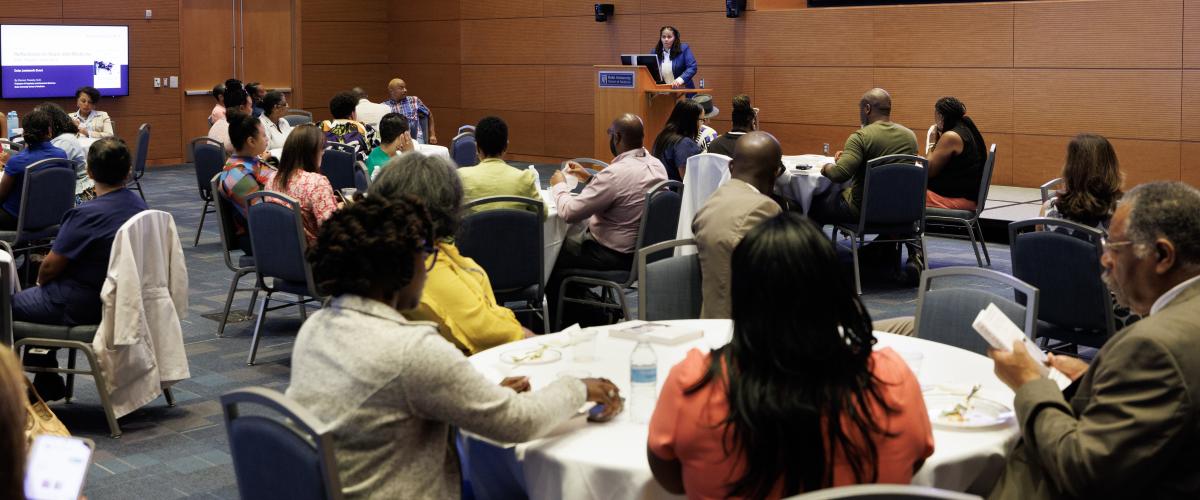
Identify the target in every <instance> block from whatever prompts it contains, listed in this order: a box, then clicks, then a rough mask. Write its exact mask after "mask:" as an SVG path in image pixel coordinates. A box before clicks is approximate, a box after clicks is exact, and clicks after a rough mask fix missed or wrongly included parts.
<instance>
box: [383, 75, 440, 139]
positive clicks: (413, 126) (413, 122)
mask: <svg viewBox="0 0 1200 500" xmlns="http://www.w3.org/2000/svg"><path fill="white" fill-rule="evenodd" d="M388 95H389V96H391V99H388V100H386V101H383V105H384V106H387V107H389V108H391V110H392V112H393V113H400V114H402V115H404V117H405V118H407V119H408V130H409V132H411V134H412V137H413V139H416V140H417V142H420V143H424V144H437V142H438V141H437V132H435V131H434V130H435V128H434V126H433V113H432V112H430V111H429V108H428V107H426V106H425V103H423V102H421V98H420V97H417V96H410V95H408V86H407V85H405V84H404V80H401V79H399V78H393V79H392V81H390V82H388ZM418 115H425V116H426V117H428V118H429V130H428V131H426V130H422V129H421V120H420V117H419V116H418Z"/></svg>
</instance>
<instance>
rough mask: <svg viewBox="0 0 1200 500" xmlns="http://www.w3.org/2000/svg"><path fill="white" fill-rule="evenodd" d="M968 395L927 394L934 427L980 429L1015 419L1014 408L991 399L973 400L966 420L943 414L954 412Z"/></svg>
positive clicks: (977, 398) (975, 398)
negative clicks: (956, 406)
mask: <svg viewBox="0 0 1200 500" xmlns="http://www.w3.org/2000/svg"><path fill="white" fill-rule="evenodd" d="M966 396H967V395H966V394H926V395H925V407H926V408H927V409H928V410H929V421H930V422H932V423H933V425H934V426H937V427H942V428H946V429H979V428H984V427H993V426H997V425H1002V424H1004V423H1006V422H1008V421H1009V420H1011V419H1012V418H1013V411H1012V408H1009V407H1007V406H1005V405H1003V404H1001V403H997V402H995V401H992V400H990V399H986V398H981V397H978V396H976V397H974V398H971V409H970V410H967V412H966V416H965V419H964V420H961V421H960V420H957V419H954V418H953V417H947V416H945V415H943V414H942V413H943V412H945V411H949V410H953V409H954V407H955V405H958V404H959V403H962V401H963V399H964V398H966Z"/></svg>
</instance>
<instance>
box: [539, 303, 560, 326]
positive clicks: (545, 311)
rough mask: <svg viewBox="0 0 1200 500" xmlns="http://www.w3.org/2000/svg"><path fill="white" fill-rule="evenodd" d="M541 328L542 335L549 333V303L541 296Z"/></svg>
mask: <svg viewBox="0 0 1200 500" xmlns="http://www.w3.org/2000/svg"><path fill="white" fill-rule="evenodd" d="M559 307H561V306H559ZM542 328H544V330H542V333H550V301H549V300H548V299H547V298H546V296H545V295H543V296H542Z"/></svg>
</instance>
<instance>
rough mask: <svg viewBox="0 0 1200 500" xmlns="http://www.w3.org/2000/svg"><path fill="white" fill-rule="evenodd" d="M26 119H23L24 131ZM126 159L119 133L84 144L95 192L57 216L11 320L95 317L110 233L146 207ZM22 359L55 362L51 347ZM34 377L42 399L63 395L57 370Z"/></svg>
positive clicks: (89, 321) (92, 320) (86, 320)
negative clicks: (130, 184) (50, 240)
mask: <svg viewBox="0 0 1200 500" xmlns="http://www.w3.org/2000/svg"><path fill="white" fill-rule="evenodd" d="M30 115H31V116H30V118H29V120H32V118H33V116H32V115H33V113H31V114H30ZM30 125H31V124H29V123H28V121H27V124H26V130H27V131H28V130H29V129H28V127H29V126H30ZM14 161H15V159H14ZM10 163H11V162H10ZM132 165H133V159H132V156H131V154H130V152H129V148H127V147H126V146H125V143H124V142H122V141H121V140H120V139H117V138H107V139H101V140H99V141H98V142H96V143H95V144H93V145H92V147H91V148H90V149H89V150H88V161H87V168H88V175H89V176H91V178H92V180H93V181H95V185H96V198H95V199H94V200H91V201H88V202H86V203H83V204H81V205H79V206H77V207H75V208H72V209H71V210H70V211H68V212H67V214H66V215H65V216H63V221H62V226H61V227H60V228H59V230H58V236H57V237H55V238H54V245H53V246H52V247H51V249H50V253H49V254H47V255H46V258H45V259H44V260H43V261H42V265H41V267H40V268H39V269H38V277H37V283H38V286H35V287H32V288H26V289H25V290H22V291H20V292H17V294H16V295H13V298H12V318H13V319H14V320H16V321H28V322H31V323H42V324H51V325H68V326H74V325H94V324H98V323H100V315H101V309H102V307H103V304H102V303H101V301H100V288H101V287H102V286H103V285H104V280H105V277H106V276H107V275H108V257H109V254H110V253H111V252H112V244H113V238H114V237H115V236H116V234H117V230H118V229H120V228H121V226H122V225H123V224H125V222H126V221H128V220H129V219H130V218H132V217H133V216H134V215H137V214H138V213H139V212H141V211H143V210H146V202H145V201H143V200H142V197H141V196H138V194H137V193H134V192H133V191H130V190H128V189H125V181H126V179H127V178H128V177H129V171H130V169H131V168H132ZM5 177H7V175H6V176H5ZM25 363H26V364H28V365H30V366H58V364H57V360H56V359H55V357H54V355H53V354H52V353H51V354H47V355H42V356H38V355H35V354H32V353H30V354H27V355H26V356H25ZM34 383H35V384H36V386H37V389H38V392H39V393H41V395H42V397H43V398H45V399H46V400H54V399H60V398H62V397H63V396H64V395H65V390H66V386H65V384H64V383H63V381H62V376H61V375H59V374H55V373H38V374H37V375H35V376H34Z"/></svg>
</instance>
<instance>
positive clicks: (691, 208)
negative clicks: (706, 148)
mask: <svg viewBox="0 0 1200 500" xmlns="http://www.w3.org/2000/svg"><path fill="white" fill-rule="evenodd" d="M729 161H730V158H729V157H728V156H725V155H719V154H716V153H700V154H698V155H695V156H692V157H690V158H688V159H687V171H686V173H684V175H683V184H684V185H685V186H687V191H686V192H685V193H683V204H682V205H680V207H679V226H678V227H677V228H676V230H675V239H686V238H691V237H692V218H693V217H695V216H696V212H697V211H699V210H700V207H702V206H704V202H705V201H708V197H709V196H712V194H713V192H715V191H716V190H717V188H719V187H721V185H722V184H724V183H725V181H728V180H729Z"/></svg>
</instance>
